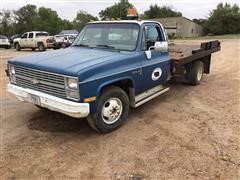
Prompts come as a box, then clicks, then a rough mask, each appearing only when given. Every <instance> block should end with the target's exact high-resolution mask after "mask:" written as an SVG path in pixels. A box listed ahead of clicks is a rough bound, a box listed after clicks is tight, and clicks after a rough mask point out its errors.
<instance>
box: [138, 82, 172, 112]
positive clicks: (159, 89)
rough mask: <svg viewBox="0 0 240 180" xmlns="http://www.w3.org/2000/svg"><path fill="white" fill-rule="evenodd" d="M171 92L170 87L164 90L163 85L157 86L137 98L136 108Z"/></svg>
mask: <svg viewBox="0 0 240 180" xmlns="http://www.w3.org/2000/svg"><path fill="white" fill-rule="evenodd" d="M167 91H169V87H167V88H164V87H163V86H162V85H160V86H156V87H154V88H152V89H150V90H147V91H145V92H143V93H142V94H139V95H137V96H136V97H135V102H136V103H135V106H134V107H135V108H136V107H138V106H141V105H142V104H144V103H146V102H148V101H150V100H152V99H153V98H155V97H158V96H159V95H161V94H163V93H165V92H167Z"/></svg>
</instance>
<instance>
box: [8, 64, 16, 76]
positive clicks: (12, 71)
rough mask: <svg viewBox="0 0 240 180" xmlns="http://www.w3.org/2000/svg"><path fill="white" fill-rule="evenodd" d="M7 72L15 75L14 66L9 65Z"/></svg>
mask: <svg viewBox="0 0 240 180" xmlns="http://www.w3.org/2000/svg"><path fill="white" fill-rule="evenodd" d="M9 73H10V74H12V75H15V68H14V66H10V68H9Z"/></svg>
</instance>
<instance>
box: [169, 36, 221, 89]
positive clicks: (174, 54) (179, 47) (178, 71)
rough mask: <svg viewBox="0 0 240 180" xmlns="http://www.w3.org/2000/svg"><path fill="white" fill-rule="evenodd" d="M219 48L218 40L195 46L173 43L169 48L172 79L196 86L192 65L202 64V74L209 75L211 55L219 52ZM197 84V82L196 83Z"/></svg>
mask: <svg viewBox="0 0 240 180" xmlns="http://www.w3.org/2000/svg"><path fill="white" fill-rule="evenodd" d="M220 49H221V46H220V42H219V41H218V40H216V41H209V42H203V43H201V45H200V47H199V45H196V44H185V43H182V44H181V43H173V44H170V46H169V54H170V57H171V72H172V79H174V80H180V81H182V80H183V81H184V82H187V83H190V84H193V85H196V80H193V78H192V77H193V74H194V73H195V71H196V69H195V68H194V64H195V62H197V61H200V62H202V63H203V73H205V74H209V73H210V65H211V54H212V53H214V52H217V51H220ZM197 83H199V82H197Z"/></svg>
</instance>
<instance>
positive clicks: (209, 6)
mask: <svg viewBox="0 0 240 180" xmlns="http://www.w3.org/2000/svg"><path fill="white" fill-rule="evenodd" d="M239 1H240V0H129V2H130V3H132V4H133V5H134V6H135V7H136V8H137V10H138V13H140V14H141V13H143V12H144V11H145V10H147V9H148V8H149V6H150V5H151V4H157V5H159V6H163V5H166V6H170V7H171V8H172V9H174V10H176V11H180V12H181V13H182V14H183V16H185V17H187V18H189V19H194V18H197V19H198V18H206V17H207V16H208V15H209V12H210V11H211V10H213V9H214V8H216V6H217V4H219V3H220V2H223V3H229V4H234V3H236V4H238V5H239ZM116 2H118V0H109V1H108V0H18V1H16V0H0V9H8V10H16V9H18V8H20V7H22V6H24V5H27V4H34V5H36V6H37V7H41V6H44V7H48V8H51V9H53V10H55V11H57V13H58V15H59V16H60V17H61V18H63V19H67V20H70V21H71V20H73V19H74V18H75V17H76V14H77V12H78V11H79V10H83V11H87V12H88V13H90V14H92V15H94V16H98V13H99V12H100V11H101V10H102V9H105V8H106V7H108V6H111V5H113V4H114V3H116Z"/></svg>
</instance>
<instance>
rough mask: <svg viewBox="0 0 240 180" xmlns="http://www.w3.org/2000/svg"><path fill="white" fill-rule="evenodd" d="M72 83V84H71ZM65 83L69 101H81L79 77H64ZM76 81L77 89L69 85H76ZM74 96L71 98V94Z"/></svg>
mask: <svg viewBox="0 0 240 180" xmlns="http://www.w3.org/2000/svg"><path fill="white" fill-rule="evenodd" d="M69 80H70V81H72V82H69ZM64 81H65V91H66V97H67V98H68V99H71V100H74V101H79V100H80V92H79V79H78V77H73V76H64ZM74 81H75V87H74V86H73V85H69V83H74ZM71 93H72V94H74V93H75V96H74V97H73V96H71V95H70V94H71Z"/></svg>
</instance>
